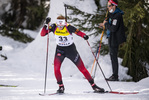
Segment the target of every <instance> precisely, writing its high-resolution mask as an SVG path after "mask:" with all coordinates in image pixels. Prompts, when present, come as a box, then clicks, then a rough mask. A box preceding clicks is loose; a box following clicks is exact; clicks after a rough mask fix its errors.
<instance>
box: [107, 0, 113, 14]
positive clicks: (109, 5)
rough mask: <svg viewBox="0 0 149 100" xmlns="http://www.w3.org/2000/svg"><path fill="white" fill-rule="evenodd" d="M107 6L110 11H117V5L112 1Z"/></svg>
mask: <svg viewBox="0 0 149 100" xmlns="http://www.w3.org/2000/svg"><path fill="white" fill-rule="evenodd" d="M107 8H108V10H109V12H110V13H113V12H114V11H115V6H114V5H112V4H111V3H110V2H108V5H107Z"/></svg>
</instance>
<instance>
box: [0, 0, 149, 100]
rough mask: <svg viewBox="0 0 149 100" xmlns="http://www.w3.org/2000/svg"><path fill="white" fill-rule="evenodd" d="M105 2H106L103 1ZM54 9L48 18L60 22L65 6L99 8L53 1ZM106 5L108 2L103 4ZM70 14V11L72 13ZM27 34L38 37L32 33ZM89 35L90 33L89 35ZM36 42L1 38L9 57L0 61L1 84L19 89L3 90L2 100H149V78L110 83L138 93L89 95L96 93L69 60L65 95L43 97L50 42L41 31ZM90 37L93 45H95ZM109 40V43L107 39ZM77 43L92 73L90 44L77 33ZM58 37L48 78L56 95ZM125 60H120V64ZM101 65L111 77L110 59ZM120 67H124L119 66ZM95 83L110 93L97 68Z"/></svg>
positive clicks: (77, 0)
mask: <svg viewBox="0 0 149 100" xmlns="http://www.w3.org/2000/svg"><path fill="white" fill-rule="evenodd" d="M102 1H104V0H102ZM50 2H51V6H50V7H51V8H50V11H49V14H48V16H50V17H51V18H52V22H55V21H56V17H57V16H58V15H60V14H63V15H64V13H65V8H64V3H66V4H72V5H74V6H76V7H78V8H79V9H82V10H84V11H87V12H90V13H92V12H93V11H94V10H95V9H96V7H95V4H94V2H93V0H87V1H85V0H81V1H80V0H71V1H70V0H51V1H50ZM103 4H104V3H103ZM68 12H69V11H68ZM25 32H26V33H30V34H35V33H36V32H32V31H29V30H25ZM86 34H88V33H86ZM32 37H35V40H34V41H33V42H32V43H30V44H22V43H19V42H16V41H14V40H12V39H9V38H6V37H2V36H0V45H2V46H3V51H2V53H3V54H5V53H6V54H7V56H8V59H7V60H6V61H4V60H2V59H0V84H7V85H17V86H18V87H0V100H148V99H149V84H148V82H149V78H145V79H143V80H141V81H140V82H137V83H135V82H124V81H119V82H109V84H110V86H111V88H112V90H114V91H131V92H133V91H138V92H139V93H138V94H129V95H121V94H108V93H106V94H97V93H86V92H88V91H93V90H92V88H91V86H90V85H89V83H88V82H87V80H86V79H84V78H83V75H82V74H81V73H80V72H79V71H78V69H77V68H76V66H75V65H74V64H73V63H72V62H71V61H69V60H68V59H65V60H64V62H63V64H62V68H61V71H62V75H63V81H64V85H65V94H64V95H52V96H39V95H38V94H39V93H43V90H44V89H43V88H44V75H45V74H44V73H45V62H46V61H45V59H46V43H47V37H46V36H45V37H41V36H40V32H37V36H34V35H33V36H32ZM92 41H93V39H92V38H90V39H89V42H90V43H92ZM103 41H107V40H103ZM74 42H75V44H76V47H77V50H78V52H79V53H80V55H81V57H82V59H83V61H84V64H85V66H86V67H87V68H88V70H89V72H90V70H91V66H92V63H93V60H94V58H93V56H92V53H91V51H90V48H89V47H88V45H87V43H86V41H85V40H84V39H82V38H81V37H78V36H76V35H75V34H74ZM55 47H56V43H55V38H54V36H53V34H50V41H49V62H48V76H47V91H46V93H53V92H55V91H56V90H57V89H58V85H57V83H56V79H55V76H54V70H53V59H54V53H55ZM120 62H121V59H119V63H120ZM99 63H100V65H101V67H102V69H103V71H104V73H105V75H106V77H109V76H110V75H111V65H110V64H111V63H110V57H109V56H108V55H107V56H104V57H102V56H100V59H99ZM119 65H120V64H119ZM126 72H127V68H124V67H122V66H121V65H120V68H119V77H120V80H123V79H130V78H131V77H130V76H128V75H127V74H126ZM95 83H96V84H97V85H98V86H100V87H103V88H105V90H109V88H108V86H107V84H106V82H105V80H104V78H103V76H102V74H101V72H100V70H99V69H97V74H96V77H95Z"/></svg>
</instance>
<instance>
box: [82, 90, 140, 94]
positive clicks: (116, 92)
mask: <svg viewBox="0 0 149 100" xmlns="http://www.w3.org/2000/svg"><path fill="white" fill-rule="evenodd" d="M84 93H100V94H102V93H112V94H124V95H125V94H138V93H139V92H137V91H133V92H132V91H123V92H118V91H105V92H95V91H86V92H84Z"/></svg>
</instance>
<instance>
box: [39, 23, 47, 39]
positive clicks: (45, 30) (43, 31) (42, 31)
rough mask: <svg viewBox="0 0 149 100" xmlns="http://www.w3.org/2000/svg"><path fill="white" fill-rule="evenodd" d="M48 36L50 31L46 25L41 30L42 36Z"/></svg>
mask: <svg viewBox="0 0 149 100" xmlns="http://www.w3.org/2000/svg"><path fill="white" fill-rule="evenodd" d="M47 34H48V29H47V26H46V25H44V26H43V28H42V30H41V33H40V35H41V36H45V35H47Z"/></svg>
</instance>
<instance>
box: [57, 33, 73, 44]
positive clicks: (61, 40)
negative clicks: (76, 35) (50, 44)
mask: <svg viewBox="0 0 149 100" xmlns="http://www.w3.org/2000/svg"><path fill="white" fill-rule="evenodd" d="M55 38H56V43H57V45H59V46H69V45H71V44H73V36H72V35H68V36H58V35H55Z"/></svg>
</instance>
